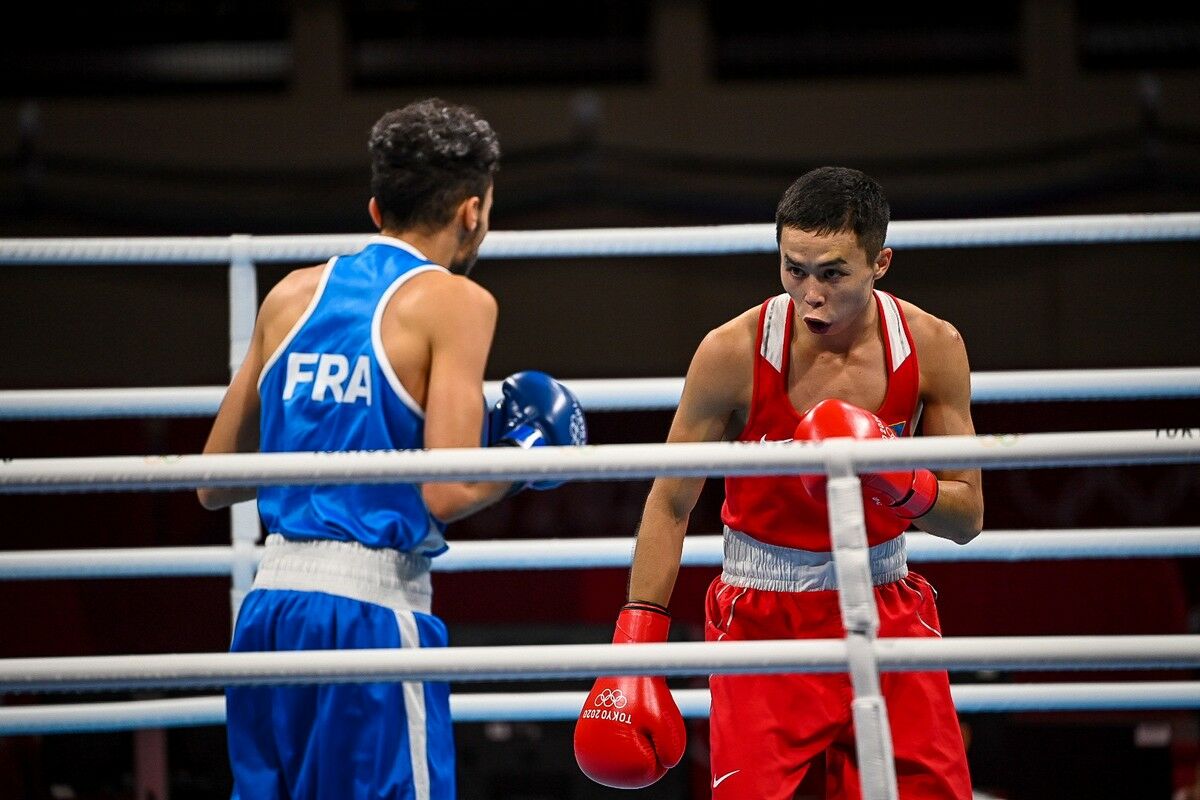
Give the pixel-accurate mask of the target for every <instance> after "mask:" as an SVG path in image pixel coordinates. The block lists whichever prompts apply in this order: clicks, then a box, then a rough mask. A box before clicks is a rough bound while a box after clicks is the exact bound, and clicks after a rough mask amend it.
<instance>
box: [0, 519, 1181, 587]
mask: <svg viewBox="0 0 1200 800" xmlns="http://www.w3.org/2000/svg"><path fill="white" fill-rule="evenodd" d="M904 538H905V548H906V549H907V551H908V560H909V561H911V562H916V563H926V564H928V563H946V562H964V561H1008V562H1013V561H1032V560H1039V559H1040V560H1050V559H1092V558H1131V557H1132V558H1179V557H1200V528H1185V527H1175V528H1173V527H1160V528H1084V529H1078V530H1076V529H1067V528H1064V529H1051V530H1037V531H1035V530H997V531H984V532H983V533H981V534H980V535H979V536H978V537H976V538H975V539H973V540H971V542H970V544H967V545H965V546H964V545H957V544H954V543H953V542H949V541H947V540H945V539H941V538H938V537H936V536H931V535H930V534H928V533H922V532H920V531H909V532H907V533H905V534H904ZM723 541H724V539H723V537H722V536H721V535H720V534H689V535H688V537H687V538H686V539H685V540H684V543H683V556H682V558H681V560H680V566H683V567H715V566H720V565H721V555H722V545H723ZM631 542H632V539H631V538H630V537H620V536H611V537H596V538H587V539H496V540H492V541H473V542H471V541H468V542H455V543H454V544H453V545H452V546H451V548H450V550H449V551H448V552H446V553H444V554H442V555H440V556H438V557H437V558H436V559H434V561H433V571H434V572H471V571H477V570H478V571H483V570H546V569H602V568H605V567H628V566H629V563H630V555H631V550H632V546H631ZM264 550H265V548H264V547H263V546H261V545H260V546H257V547H255V548H254V554H253V563H254V564H255V565H257V564H258V562H259V561H260V560H261V559H262V555H263V552H264ZM239 558H241V555H240V554H239V553H236V552H235V551H234V549H233V548H232V547H221V546H206V547H129V548H104V549H98V548H89V549H78V550H11V551H8V552H2V553H0V580H10V581H12V580H45V579H50V578H71V579H90V578H163V577H212V576H226V575H229V573H230V570H231V569H232V566H233V564H234V562H235V561H236V560H237V559H239Z"/></svg>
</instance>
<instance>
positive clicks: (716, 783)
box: [712, 769, 741, 789]
mask: <svg viewBox="0 0 1200 800" xmlns="http://www.w3.org/2000/svg"><path fill="white" fill-rule="evenodd" d="M739 772H741V770H740V769H735V770H734V771H733V772H726V773H725V774H724V775H722V776H721V777H719V778H717V779H716V780H715V781H713V785H712V788H714V789H715V788H717V787H718V786H720V785H721V784H722V783H724V782H725V779H726V778H729V777H732V776H733V775H736V774H738V773H739Z"/></svg>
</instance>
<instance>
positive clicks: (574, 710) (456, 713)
mask: <svg viewBox="0 0 1200 800" xmlns="http://www.w3.org/2000/svg"><path fill="white" fill-rule="evenodd" d="M671 694H672V695H673V696H674V698H675V702H676V704H677V705H678V706H679V711H680V712H681V713H682V714H683V716H684V717H687V718H689V719H705V718H707V717H708V711H709V692H708V690H707V689H673V690H671ZM950 694H951V696H952V697H953V699H954V705H955V707H956V708H957V710H958V711H959V713H963V714H973V713H984V712H997V713H1005V712H1008V713H1011V712H1019V711H1099V710H1108V711H1149V710H1168V709H1194V708H1200V682H1197V681H1153V682H1150V681H1145V682H1138V683H1105V682H1100V681H1095V682H1087V683H1046V684H1039V683H1027V684H1016V685H995V686H988V685H976V684H951V686H950ZM586 699H587V692H517V693H511V692H510V693H507V694H499V693H484V692H479V693H471V694H462V693H454V694H451V695H450V714H451V717H452V718H453V719H454V721H455V722H458V723H464V722H534V721H537V722H566V721H572V720H574V719H576V718H577V717H578V716H579V711H580V709H581V708H582V707H583V702H584V700H586ZM223 724H225V696H224V695H209V696H204V697H180V698H168V699H156V700H119V701H112V702H107V703H56V704H53V705H43V706H9V707H0V736H21V735H29V734H39V733H98V732H101V731H125V730H140V729H144V728H182V727H191V726H199V725H223Z"/></svg>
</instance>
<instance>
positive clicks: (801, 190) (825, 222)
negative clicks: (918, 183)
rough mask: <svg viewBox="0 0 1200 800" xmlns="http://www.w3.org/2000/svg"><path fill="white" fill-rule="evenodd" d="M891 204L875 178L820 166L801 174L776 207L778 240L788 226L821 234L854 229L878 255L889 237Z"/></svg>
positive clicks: (862, 242)
mask: <svg viewBox="0 0 1200 800" xmlns="http://www.w3.org/2000/svg"><path fill="white" fill-rule="evenodd" d="M890 217H891V208H890V206H889V205H888V201H887V197H885V196H884V194H883V187H881V186H880V185H879V184H878V183H877V182H876V181H875V179H874V178H871V177H870V176H868V175H866V174H864V173H862V172H859V171H858V170H856V169H850V168H849V167H817V168H816V169H814V170H810V171H808V172H806V173H804V174H803V175H801V176H800V177H799V178H797V179H796V180H795V181H794V182H793V183H792V185H791V186H789V187H788V188H787V190H786V191H785V192H784V193H783V197H782V198H781V199H780V200H779V206H778V207H777V208H776V209H775V242H776V244H778V243H779V240H780V237H781V236H782V234H783V229H784V228H796V229H798V230H802V231H809V232H811V233H817V234H829V233H837V232H839V231H853V232H854V235H855V236H857V237H858V243H859V244H860V245H862V248H863V250H865V251H866V252H867V255H868V256H870V257H871V258H874V257H875V255H876V254H877V253H878V252H879V251H880V250H882V249H883V243H884V241H885V240H886V239H887V228H888V221H889V219H890Z"/></svg>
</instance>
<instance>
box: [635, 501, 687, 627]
mask: <svg viewBox="0 0 1200 800" xmlns="http://www.w3.org/2000/svg"><path fill="white" fill-rule="evenodd" d="M687 522H688V521H687V517H683V518H682V519H680V518H679V517H677V516H675V515H674V514H671V513H669V512H667V511H664V510H663V509H661V508H658V507H657V506H654V505H652V504H650V503H647V505H646V511H645V513H644V514H643V515H642V524H641V525H640V526H638V533H637V542H636V544H635V546H634V552H633V567H632V568H631V569H630V571H629V592H628V599H629V600H642V601H648V602H651V603H657V604H659V605H660V606H667V605H669V604H670V601H671V592H672V591H673V590H674V588H675V579H676V577H677V576H678V575H679V560H680V558H681V557H682V554H683V537H684V534H685V533H686V532H687Z"/></svg>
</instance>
